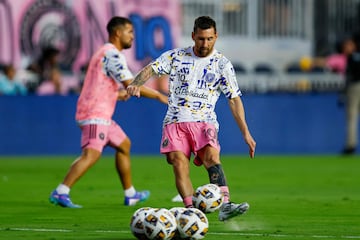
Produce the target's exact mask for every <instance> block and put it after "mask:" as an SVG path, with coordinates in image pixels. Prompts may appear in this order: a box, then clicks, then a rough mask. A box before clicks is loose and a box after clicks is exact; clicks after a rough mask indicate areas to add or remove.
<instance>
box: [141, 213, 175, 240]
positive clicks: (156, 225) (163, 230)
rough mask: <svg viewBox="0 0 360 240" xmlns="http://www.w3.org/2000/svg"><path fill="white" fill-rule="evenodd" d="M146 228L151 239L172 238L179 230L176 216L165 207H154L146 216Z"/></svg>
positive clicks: (146, 232) (146, 233)
mask: <svg viewBox="0 0 360 240" xmlns="http://www.w3.org/2000/svg"><path fill="white" fill-rule="evenodd" d="M144 229H145V235H146V236H147V237H148V238H149V239H159V240H163V239H171V238H172V237H173V236H174V235H175V233H176V230H177V223H176V218H175V217H174V215H173V214H172V213H171V212H170V211H169V210H167V209H165V208H158V209H154V210H153V211H151V212H150V213H149V214H148V215H147V216H146V217H145V219H144Z"/></svg>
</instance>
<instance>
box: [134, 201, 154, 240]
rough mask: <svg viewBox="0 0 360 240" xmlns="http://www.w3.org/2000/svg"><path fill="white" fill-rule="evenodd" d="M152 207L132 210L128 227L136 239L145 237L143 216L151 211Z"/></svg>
mask: <svg viewBox="0 0 360 240" xmlns="http://www.w3.org/2000/svg"><path fill="white" fill-rule="evenodd" d="M153 210H154V209H153V208H150V207H143V208H139V209H138V210H136V211H135V212H134V214H133V215H132V217H131V221H130V229H131V232H132V234H133V235H134V236H135V237H136V238H137V239H147V237H146V234H145V229H144V220H145V217H146V216H147V215H148V214H149V213H150V212H151V211H153Z"/></svg>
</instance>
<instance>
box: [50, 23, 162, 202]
mask: <svg viewBox="0 0 360 240" xmlns="http://www.w3.org/2000/svg"><path fill="white" fill-rule="evenodd" d="M107 31H108V34H109V42H108V43H106V44H104V45H103V46H102V47H100V49H99V50H98V51H97V52H96V53H95V54H94V55H93V57H92V59H91V61H90V64H89V67H88V71H87V74H86V77H85V80H84V85H83V87H82V90H81V93H80V96H79V99H78V103H77V110H76V121H77V123H78V124H79V126H80V128H81V132H82V135H81V147H82V150H83V151H82V154H81V156H80V157H79V158H78V159H76V160H75V161H74V163H73V164H72V166H71V167H70V170H69V172H68V173H67V175H66V176H65V178H64V180H63V182H62V183H61V184H59V185H58V187H57V188H56V189H55V190H54V191H53V192H52V193H51V195H50V202H51V203H54V204H56V205H60V206H62V207H69V208H80V207H81V206H80V205H76V204H73V203H72V201H71V199H70V197H69V193H70V188H71V187H72V186H73V185H74V184H75V183H76V182H77V181H78V180H79V179H80V177H81V176H83V175H84V174H85V172H86V171H87V170H88V169H89V168H90V167H91V166H93V165H94V164H95V163H96V162H97V161H98V160H99V159H100V157H101V153H102V151H103V148H104V147H105V146H111V147H113V148H114V149H115V150H116V153H115V164H116V170H117V173H118V175H119V177H120V180H121V183H122V187H123V189H124V191H125V193H124V194H125V199H124V204H125V205H135V204H136V203H137V202H139V201H144V200H146V199H147V198H148V197H149V195H150V192H149V191H136V190H135V188H134V186H133V185H132V179H131V168H130V146H131V142H130V139H129V138H128V137H127V135H126V134H125V132H124V131H123V130H122V128H121V127H120V126H119V125H118V124H117V123H115V121H113V120H112V116H113V113H114V110H115V106H116V101H117V100H127V99H128V97H129V96H128V95H127V92H126V90H125V89H122V90H119V87H120V86H121V85H124V86H125V87H126V86H127V85H128V84H129V83H130V82H131V81H132V78H133V75H132V73H131V72H130V70H129V68H128V66H127V63H126V59H125V56H124V55H123V54H122V53H121V50H123V49H128V48H130V47H131V45H132V42H133V39H134V33H133V25H132V23H131V21H130V20H129V19H127V18H123V17H113V18H112V19H111V20H110V21H109V22H108V24H107ZM141 95H142V96H144V97H148V98H153V99H157V100H159V101H160V102H162V103H164V104H166V103H167V97H166V96H164V95H162V94H160V93H159V92H158V91H155V90H152V89H149V88H146V87H142V88H141Z"/></svg>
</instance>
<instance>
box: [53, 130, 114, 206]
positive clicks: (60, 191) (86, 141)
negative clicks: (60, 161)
mask: <svg viewBox="0 0 360 240" xmlns="http://www.w3.org/2000/svg"><path fill="white" fill-rule="evenodd" d="M81 131H82V136H81V146H82V148H83V151H82V154H81V156H80V157H78V158H77V159H76V160H75V161H74V162H73V163H72V165H71V167H70V169H69V171H68V173H67V174H66V176H65V178H64V180H63V182H62V183H61V184H59V185H58V187H57V188H56V189H55V190H54V191H53V192H52V193H51V195H50V202H51V203H53V204H55V205H60V206H62V207H69V208H79V207H81V206H80V205H76V204H73V203H72V201H71V199H70V197H69V194H70V190H71V187H72V186H73V185H74V184H75V183H76V182H77V181H78V180H79V179H80V178H81V177H82V176H83V175H84V174H85V173H86V172H87V170H88V169H89V168H90V167H91V166H93V165H94V164H95V163H96V162H97V161H98V160H99V159H100V156H101V153H102V150H103V148H104V146H105V144H106V136H107V133H108V126H104V125H93V124H91V125H85V126H82V127H81Z"/></svg>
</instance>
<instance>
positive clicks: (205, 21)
mask: <svg viewBox="0 0 360 240" xmlns="http://www.w3.org/2000/svg"><path fill="white" fill-rule="evenodd" d="M198 28H200V29H203V30H204V29H209V28H214V30H215V33H216V22H215V21H214V20H213V19H212V18H211V17H209V16H201V17H198V18H197V19H195V22H194V32H196V30H197V29H198Z"/></svg>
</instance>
